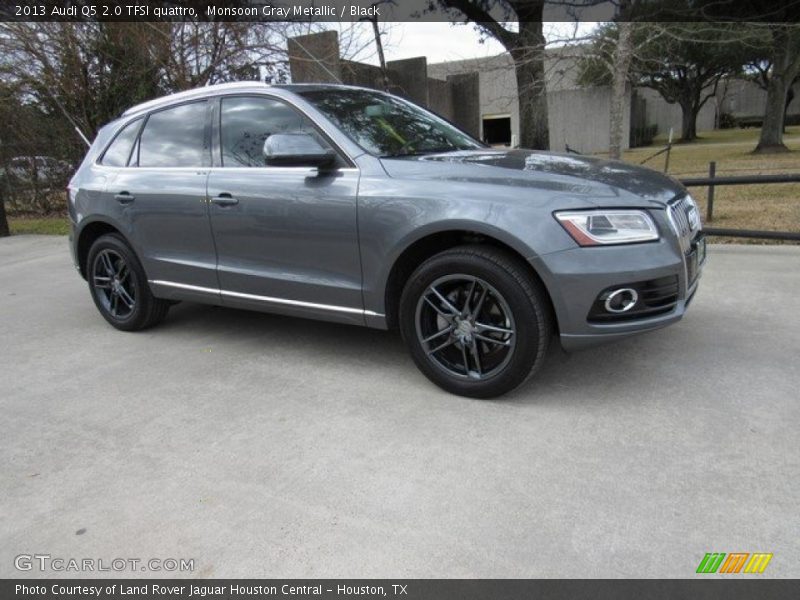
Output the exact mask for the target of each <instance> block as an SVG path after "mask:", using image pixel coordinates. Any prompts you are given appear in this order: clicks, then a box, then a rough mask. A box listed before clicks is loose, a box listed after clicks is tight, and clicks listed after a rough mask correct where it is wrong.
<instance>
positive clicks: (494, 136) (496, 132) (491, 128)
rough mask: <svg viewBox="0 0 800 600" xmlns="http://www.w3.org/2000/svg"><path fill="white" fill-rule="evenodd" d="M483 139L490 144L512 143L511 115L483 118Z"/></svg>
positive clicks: (503, 144) (504, 144)
mask: <svg viewBox="0 0 800 600" xmlns="http://www.w3.org/2000/svg"><path fill="white" fill-rule="evenodd" d="M483 141H484V142H486V143H487V144H489V145H490V146H510V145H511V117H491V118H485V119H484V120H483Z"/></svg>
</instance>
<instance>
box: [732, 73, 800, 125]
mask: <svg viewBox="0 0 800 600" xmlns="http://www.w3.org/2000/svg"><path fill="white" fill-rule="evenodd" d="M717 98H718V100H719V102H720V106H721V109H722V112H726V113H730V114H732V115H733V116H734V117H761V116H763V115H764V110H765V109H766V102H767V92H766V91H764V90H762V89H761V88H760V87H758V85H756V84H755V83H753V82H752V81H747V80H743V79H731V80H730V81H728V82H723V83H720V85H719V87H718V88H717ZM786 114H789V115H796V114H800V85H798V84H795V97H794V99H793V100H792V102H791V104H789V106H788V107H787V109H786Z"/></svg>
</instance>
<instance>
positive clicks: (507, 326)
mask: <svg viewBox="0 0 800 600" xmlns="http://www.w3.org/2000/svg"><path fill="white" fill-rule="evenodd" d="M550 328H551V317H550V309H549V304H548V302H547V299H546V295H545V292H544V290H543V289H542V286H541V284H540V283H539V282H538V281H537V280H535V279H534V278H533V277H531V275H530V274H529V273H528V272H527V270H526V269H525V267H524V265H523V264H521V263H520V261H519V260H517V259H516V258H515V257H513V256H511V255H510V254H508V253H506V252H503V251H501V250H498V249H496V248H492V247H485V246H463V247H459V248H455V249H452V250H448V251H445V252H442V253H441V254H437V255H436V256H434V257H432V258H430V259H428V260H427V261H425V262H424V263H423V264H422V265H421V266H420V267H419V268H418V269H417V270H416V271H415V272H414V274H413V275H412V276H411V277H410V279H409V280H408V282H407V283H406V286H405V289H404V291H403V295H402V298H401V300H400V329H401V332H402V335H403V339H404V340H405V342H406V345H407V346H408V348H409V350H410V352H411V356H412V357H413V359H414V361H415V363H416V364H417V366H418V367H419V368H420V370H421V371H422V372H423V373H424V374H425V375H426V376H427V377H428V378H429V379H430V380H431V381H433V382H434V383H436V384H437V385H438V386H440V387H442V388H443V389H445V390H447V391H449V392H452V393H455V394H459V395H463V396H470V397H474V398H492V397H495V396H499V395H501V394H504V393H506V392H508V391H511V390H513V389H514V388H516V387H517V386H519V385H520V384H522V383H523V382H524V381H525V380H526V379H527V378H528V377H530V376H531V375H532V374H533V373H534V372H535V371H536V370H538V368H539V367H540V366H541V364H542V362H543V361H544V356H545V352H546V350H547V346H548V345H549V342H550V335H551V334H550Z"/></svg>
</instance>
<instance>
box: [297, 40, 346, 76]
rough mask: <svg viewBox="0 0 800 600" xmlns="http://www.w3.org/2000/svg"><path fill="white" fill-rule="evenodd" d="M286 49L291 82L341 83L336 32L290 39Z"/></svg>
mask: <svg viewBox="0 0 800 600" xmlns="http://www.w3.org/2000/svg"><path fill="white" fill-rule="evenodd" d="M287 49H288V51H289V69H290V71H291V73H292V81H294V82H314V83H339V82H340V81H342V70H341V61H340V59H339V34H338V32H336V31H323V32H321V33H312V34H310V35H300V36H297V37H294V38H290V39H289V41H288V43H287Z"/></svg>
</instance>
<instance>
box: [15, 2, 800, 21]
mask: <svg viewBox="0 0 800 600" xmlns="http://www.w3.org/2000/svg"><path fill="white" fill-rule="evenodd" d="M542 4H544V8H543V10H540V6H541V5H542ZM465 11H467V12H469V13H470V20H473V21H475V20H479V21H480V20H489V19H490V18H491V19H494V20H496V21H501V22H502V21H517V22H519V21H523V22H524V21H528V20H531V21H539V20H543V21H546V22H557V21H569V22H579V21H611V20H636V21H761V22H797V21H798V19H800V0H782V1H779V2H775V1H773V2H767V1H755V0H752V1H750V0H637V1H636V2H623V1H621V0H516V1H511V0H463V1H455V0H172V1H168V0H156V1H147V0H8V1H5V2H3V3H2V5H0V20H2V21H149V22H159V21H253V22H257V21H349V22H354V21H362V20H365V19H370V18H376V17H377V18H378V19H379V20H381V21H459V20H464V19H465Z"/></svg>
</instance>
